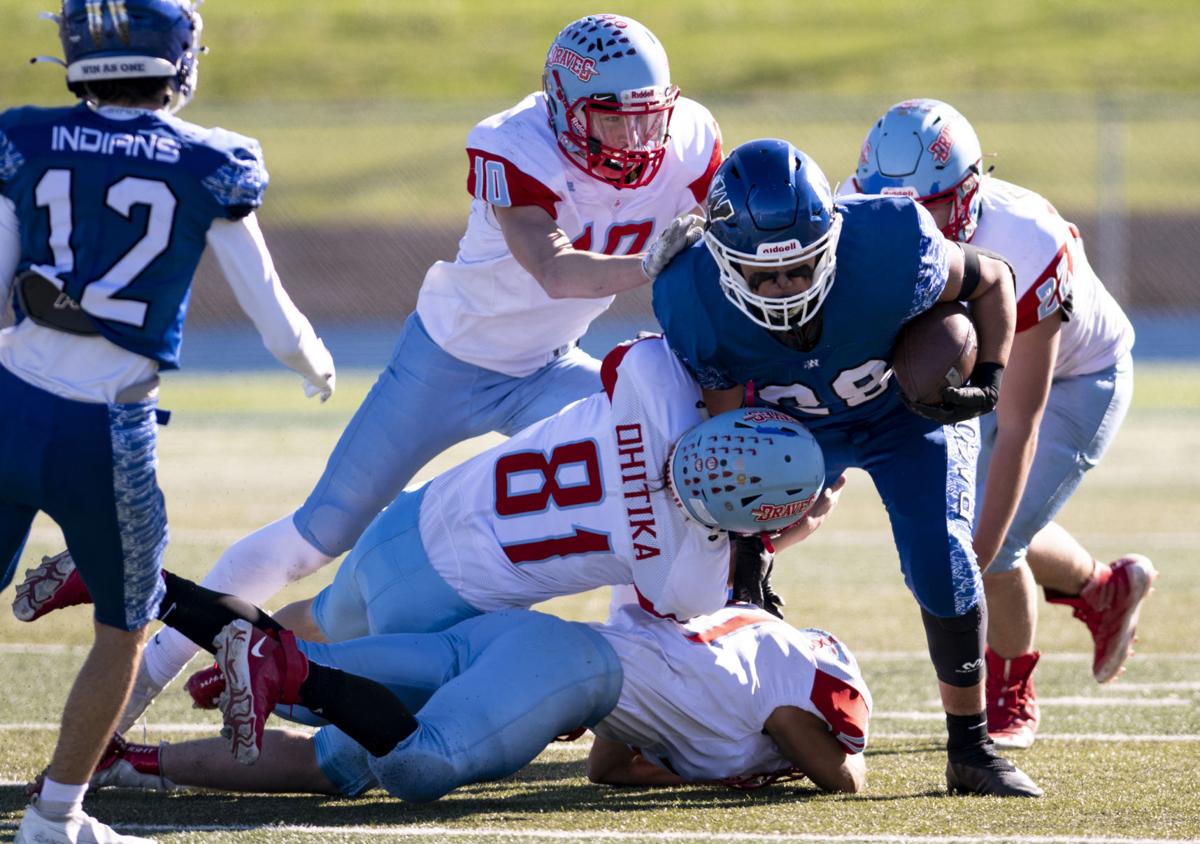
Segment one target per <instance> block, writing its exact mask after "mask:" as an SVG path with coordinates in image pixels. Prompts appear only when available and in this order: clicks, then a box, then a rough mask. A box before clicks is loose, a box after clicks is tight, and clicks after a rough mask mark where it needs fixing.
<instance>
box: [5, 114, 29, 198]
mask: <svg viewBox="0 0 1200 844" xmlns="http://www.w3.org/2000/svg"><path fill="white" fill-rule="evenodd" d="M17 112H18V109H12V110H10V111H5V112H0V192H3V190H4V186H5V185H6V184H7V183H9V182H11V181H12V180H13V179H15V178H16V177H17V173H18V172H20V170H21V168H22V167H24V166H25V156H24V155H22V154H21V151H20V150H19V149H17V145H16V142H14V141H13V139H12V137H11V136H10V134H9V129H10V126H11V124H12V123H13V122H14V121H15V120H17V119H18V114H17Z"/></svg>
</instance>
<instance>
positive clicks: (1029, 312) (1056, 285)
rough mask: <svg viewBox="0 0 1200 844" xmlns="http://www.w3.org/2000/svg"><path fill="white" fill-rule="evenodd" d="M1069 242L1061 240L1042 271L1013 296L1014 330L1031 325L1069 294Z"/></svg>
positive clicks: (1054, 309)
mask: <svg viewBox="0 0 1200 844" xmlns="http://www.w3.org/2000/svg"><path fill="white" fill-rule="evenodd" d="M1069 246H1070V244H1066V243H1064V244H1063V245H1062V246H1061V247H1060V248H1059V250H1058V252H1057V253H1056V254H1055V255H1054V258H1052V259H1051V261H1050V263H1049V264H1048V265H1047V266H1046V269H1044V270H1042V274H1041V275H1039V276H1038V277H1037V280H1036V281H1035V282H1034V283H1033V284H1032V285H1030V287H1029V289H1028V290H1026V291H1025V293H1024V294H1023V295H1022V296H1021V298H1020V299H1019V300H1017V329H1016V330H1017V333H1020V332H1022V331H1027V330H1029V329H1030V328H1033V327H1034V326H1035V325H1037V324H1038V323H1039V322H1041V321H1042V320H1044V319H1045V318H1046V317H1048V316H1050V315H1051V314H1053V313H1054V312H1055V311H1057V310H1058V309H1059V308H1061V307H1062V306H1063V304H1064V303H1065V302H1066V301H1067V299H1068V298H1069V297H1070V295H1071V279H1072V277H1073V275H1074V271H1075V267H1074V263H1075V262H1074V259H1073V258H1072V257H1071V251H1070V248H1069Z"/></svg>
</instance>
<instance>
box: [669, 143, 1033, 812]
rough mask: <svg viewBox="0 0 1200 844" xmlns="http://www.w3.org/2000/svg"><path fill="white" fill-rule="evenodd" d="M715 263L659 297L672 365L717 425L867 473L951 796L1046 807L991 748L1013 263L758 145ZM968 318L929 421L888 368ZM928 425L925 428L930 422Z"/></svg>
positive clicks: (716, 208)
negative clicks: (973, 344)
mask: <svg viewBox="0 0 1200 844" xmlns="http://www.w3.org/2000/svg"><path fill="white" fill-rule="evenodd" d="M707 217H708V226H707V228H706V230H705V233H704V241H705V242H704V245H700V244H696V245H695V246H693V247H691V248H689V249H687V250H685V251H683V252H682V253H680V254H679V255H678V256H677V257H676V258H675V259H674V260H673V261H672V262H671V263H670V264H669V265H668V266H667V267H666V269H665V270H663V272H662V273H661V274H660V275H659V277H658V279H657V281H656V282H655V285H654V310H655V314H656V315H657V316H658V320H659V323H660V324H661V325H662V326H663V329H664V331H665V333H666V337H667V340H668V341H669V342H670V344H671V347H672V348H673V349H674V350H675V351H676V352H677V353H678V354H679V355H680V357H681V358H682V359H683V360H684V361H685V362H686V363H687V365H688V368H689V369H690V370H691V372H692V373H694V374H695V375H696V377H697V379H698V380H699V381H700V384H701V386H702V387H703V388H704V389H705V402H706V404H707V405H708V407H709V409H710V410H712V411H713V412H719V411H721V410H725V409H728V408H729V407H731V406H738V405H740V404H742V403H743V401H744V400H745V398H746V396H747V387H749V388H750V395H752V397H753V399H752V400H753V401H756V402H759V403H765V404H769V405H773V406H776V407H778V408H779V409H780V410H784V411H786V412H788V413H790V414H792V415H794V416H795V417H796V418H798V419H803V420H804V422H805V425H806V426H808V427H809V429H810V430H811V431H812V433H813V436H814V437H816V438H817V441H818V442H820V443H821V448H822V450H823V451H824V453H825V460H826V473H827V476H828V477H829V479H830V480H832V479H833V478H834V477H836V476H837V475H839V474H841V473H842V471H844V470H845V469H846V468H847V467H851V466H857V467H859V468H862V469H865V470H866V471H867V472H868V473H869V474H870V475H871V479H872V481H874V483H875V487H876V489H877V490H878V491H879V494H880V497H881V498H882V499H883V502H884V504H885V505H886V507H887V510H888V514H889V516H890V518H891V524H892V533H893V536H894V539H895V543H896V548H897V550H898V552H899V555H900V566H901V570H902V571H903V573H904V580H905V583H906V584H907V585H908V587H909V589H910V591H911V592H912V593H913V597H914V598H916V600H917V603H918V604H919V605H920V608H921V618H922V621H923V622H924V626H925V633H926V639H927V643H928V646H929V655H930V659H931V661H932V662H933V664H934V668H935V671H936V673H937V678H938V689H939V692H940V696H941V700H942V705H943V707H944V708H945V711H946V724H947V731H948V739H949V741H948V751H949V759H948V760H947V768H946V780H947V785H948V787H949V789H950V790H951V791H965V792H972V793H982V794H995V795H1012V796H1037V795H1040V794H1041V793H1042V792H1041V789H1039V788H1038V787H1037V786H1036V785H1035V784H1034V783H1033V782H1032V781H1031V780H1030V779H1029V778H1028V777H1027V776H1025V774H1023V773H1022V772H1020V771H1018V770H1017V769H1016V768H1014V767H1013V766H1012V765H1011V764H1009V763H1008V762H1007V761H1005V760H1004V759H1003V758H1001V757H1000V756H998V755H996V753H995V752H994V750H993V748H992V746H991V744H990V743H988V736H987V724H986V718H985V715H984V710H985V705H984V692H983V664H984V662H983V644H984V643H983V639H984V631H985V629H986V614H985V612H986V608H985V605H984V603H983V601H982V593H983V589H982V584H981V582H980V575H979V570H978V568H977V567H976V565H975V555H974V551H973V550H972V547H971V525H972V516H973V513H974V507H973V505H972V498H973V493H974V487H975V484H974V478H975V458H976V454H977V451H978V444H979V429H978V425H977V423H976V422H975V421H974V417H976V416H978V415H980V414H982V413H984V412H986V411H988V410H990V409H991V408H992V407H994V406H995V403H996V399H997V396H998V394H999V387H1000V380H1001V373H1002V371H1003V369H1004V364H1005V363H1006V362H1007V359H1008V351H1009V346H1010V345H1011V343H1012V334H1013V324H1014V322H1015V319H1016V311H1015V306H1014V302H1013V294H1012V283H1013V277H1012V273H1011V271H1010V270H1009V268H1008V266H1007V265H1006V264H1005V263H1004V261H1003V260H999V259H997V258H996V257H994V256H990V255H988V254H984V253H983V252H982V251H981V250H979V249H976V248H974V247H972V246H970V245H960V244H957V243H952V242H950V241H948V240H947V239H946V238H945V237H944V236H943V235H942V234H941V232H939V231H938V229H937V227H936V226H935V225H934V222H933V219H932V218H931V217H930V215H929V212H927V211H926V210H925V209H924V208H922V207H921V206H920V205H919V204H918V203H916V202H914V201H913V200H912V199H910V198H908V197H863V196H854V197H846V198H843V199H841V200H839V201H837V202H836V203H835V201H834V199H833V197H832V195H831V192H830V190H829V183H828V182H827V181H826V179H825V176H824V174H823V173H822V172H821V170H820V168H819V167H818V166H817V165H816V163H815V162H813V161H812V159H810V158H809V157H808V156H807V155H805V154H804V153H802V152H801V151H800V150H798V149H796V148H795V147H794V146H792V145H791V144H789V143H787V142H786V141H780V140H774V139H763V140H758V141H751V142H750V143H747V144H743V145H741V146H739V147H738V148H737V149H735V150H734V151H733V152H732V153H730V155H729V158H727V159H726V160H725V162H724V163H723V164H722V165H721V167H720V168H719V169H718V171H717V174H716V176H715V177H714V178H713V182H712V186H711V187H710V189H709V193H708V200H707ZM954 300H959V301H970V302H971V310H972V315H973V321H974V322H975V328H976V331H977V334H978V337H979V360H978V362H977V363H976V365H975V369H974V371H973V372H972V373H971V376H970V379H969V380H968V382H967V383H966V384H965V385H963V386H962V387H959V388H948V389H947V391H946V392H944V393H943V396H942V398H943V401H942V403H940V404H938V405H936V406H925V407H922V408H920V410H921V412H922V413H923V414H925V415H926V416H925V417H923V416H918V415H917V414H916V413H913V412H911V411H910V410H909V408H907V407H905V405H904V404H903V403H902V402H901V400H900V395H899V390H898V389H897V387H896V386H895V385H894V384H893V383H892V382H893V380H894V379H892V378H891V369H890V367H889V364H888V360H889V359H890V356H891V350H892V347H893V345H894V344H895V341H896V338H897V336H898V334H899V332H900V330H901V328H902V326H903V325H904V324H905V323H906V322H907V321H908V320H910V319H912V318H913V317H915V316H916V315H917V314H920V313H922V312H924V311H926V310H928V309H929V308H931V307H932V306H933V305H934V304H935V303H936V302H938V301H943V302H946V301H954ZM926 417H928V418H926Z"/></svg>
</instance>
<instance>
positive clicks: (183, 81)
mask: <svg viewBox="0 0 1200 844" xmlns="http://www.w3.org/2000/svg"><path fill="white" fill-rule="evenodd" d="M53 18H54V20H55V21H56V22H57V23H58V32H59V37H60V38H61V39H62V46H63V54H64V56H65V57H66V66H67V87H68V88H70V89H71V92H72V93H74V94H75V95H76V96H79V97H81V98H82V97H85V96H86V90H85V87H84V86H85V84H86V83H88V82H91V81H99V80H104V79H133V78H166V79H169V80H170V89H171V94H172V97H171V111H178V110H179V109H181V108H183V107H184V106H185V105H186V104H187V102H188V100H190V99H191V97H192V94H194V93H195V91H196V84H197V72H198V58H199V55H200V53H201V52H203V48H202V47H201V46H200V35H201V31H202V29H203V25H204V24H203V21H202V20H201V18H200V13H199V12H197V11H196V7H195V4H194V3H192V2H191V0H63V4H62V9H61V11H60V12H59V14H58V15H55V16H53Z"/></svg>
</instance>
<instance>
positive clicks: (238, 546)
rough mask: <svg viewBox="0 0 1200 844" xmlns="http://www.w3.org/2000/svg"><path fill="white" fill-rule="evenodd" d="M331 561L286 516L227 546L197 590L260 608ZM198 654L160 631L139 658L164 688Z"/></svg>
mask: <svg viewBox="0 0 1200 844" xmlns="http://www.w3.org/2000/svg"><path fill="white" fill-rule="evenodd" d="M332 560H333V557H327V556H325V555H324V554H322V553H321V552H320V551H318V550H317V549H316V548H313V547H312V546H311V545H309V544H308V540H306V539H305V538H304V537H302V536H301V535H300V531H298V530H296V525H295V524H294V523H293V522H292V516H291V514H288V515H287V516H284V517H283V518H282V519H279V520H278V521H274V522H271V524H269V525H267V526H265V527H262V528H259V529H258V530H256V531H255V532H254V533H252V534H250V535H249V536H245V537H243V538H242V539H239V540H238V541H237V542H235V543H233V545H230V546H229V548H227V549H226V551H225V553H224V554H222V555H221V557H220V558H219V559H218V560H217V563H216V565H214V566H213V567H212V570H211V571H210V572H209V573H208V574H207V575H205V577H204V580H202V581H200V585H201V586H204V587H206V588H208V589H212V590H215V591H217V592H228V593H229V594H232V595H237V596H238V597H239V598H245V599H246V600H247V601H250V602H252V603H254V604H259V605H261V604H262V603H263V602H265V601H267V600H269V599H270V598H272V597H274V596H275V595H276V594H278V593H279V591H280V590H281V589H283V587H285V586H287V585H288V584H289V583H292V582H294V581H296V580H299V579H300V578H302V577H304V576H306V575H309V574H312V573H313V572H315V571H317V569H320V568H321V567H323V566H326V565H328V564H329V563H330V562H332ZM199 650H200V648H199V647H198V646H197V645H196V644H195V643H194V642H192V641H191V640H189V639H188V638H187V637H186V636H184V635H183V634H182V633H179V632H177V631H175V630H172V629H170V628H166V627H164V628H163V629H162V630H160V631H159V632H158V633H157V634H156V635H155V636H154V638H152V639H151V640H150V641H149V642H147V643H146V650H145V654H144V656H143V659H144V660H145V665H146V670H147V672H148V673H149V674H150V677H151V679H152V680H154V682H155V683H157V684H159V685H163V686H165V685H166V684H167V683H169V682H171V680H173V679H174V678H175V677H176V676H177V675H178V674H179V672H180V671H182V670H183V669H184V667H185V666H186V665H187V663H188V660H190V659H191V658H192V657H193V656H195V655H196V653H197V652H198V651H199Z"/></svg>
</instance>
